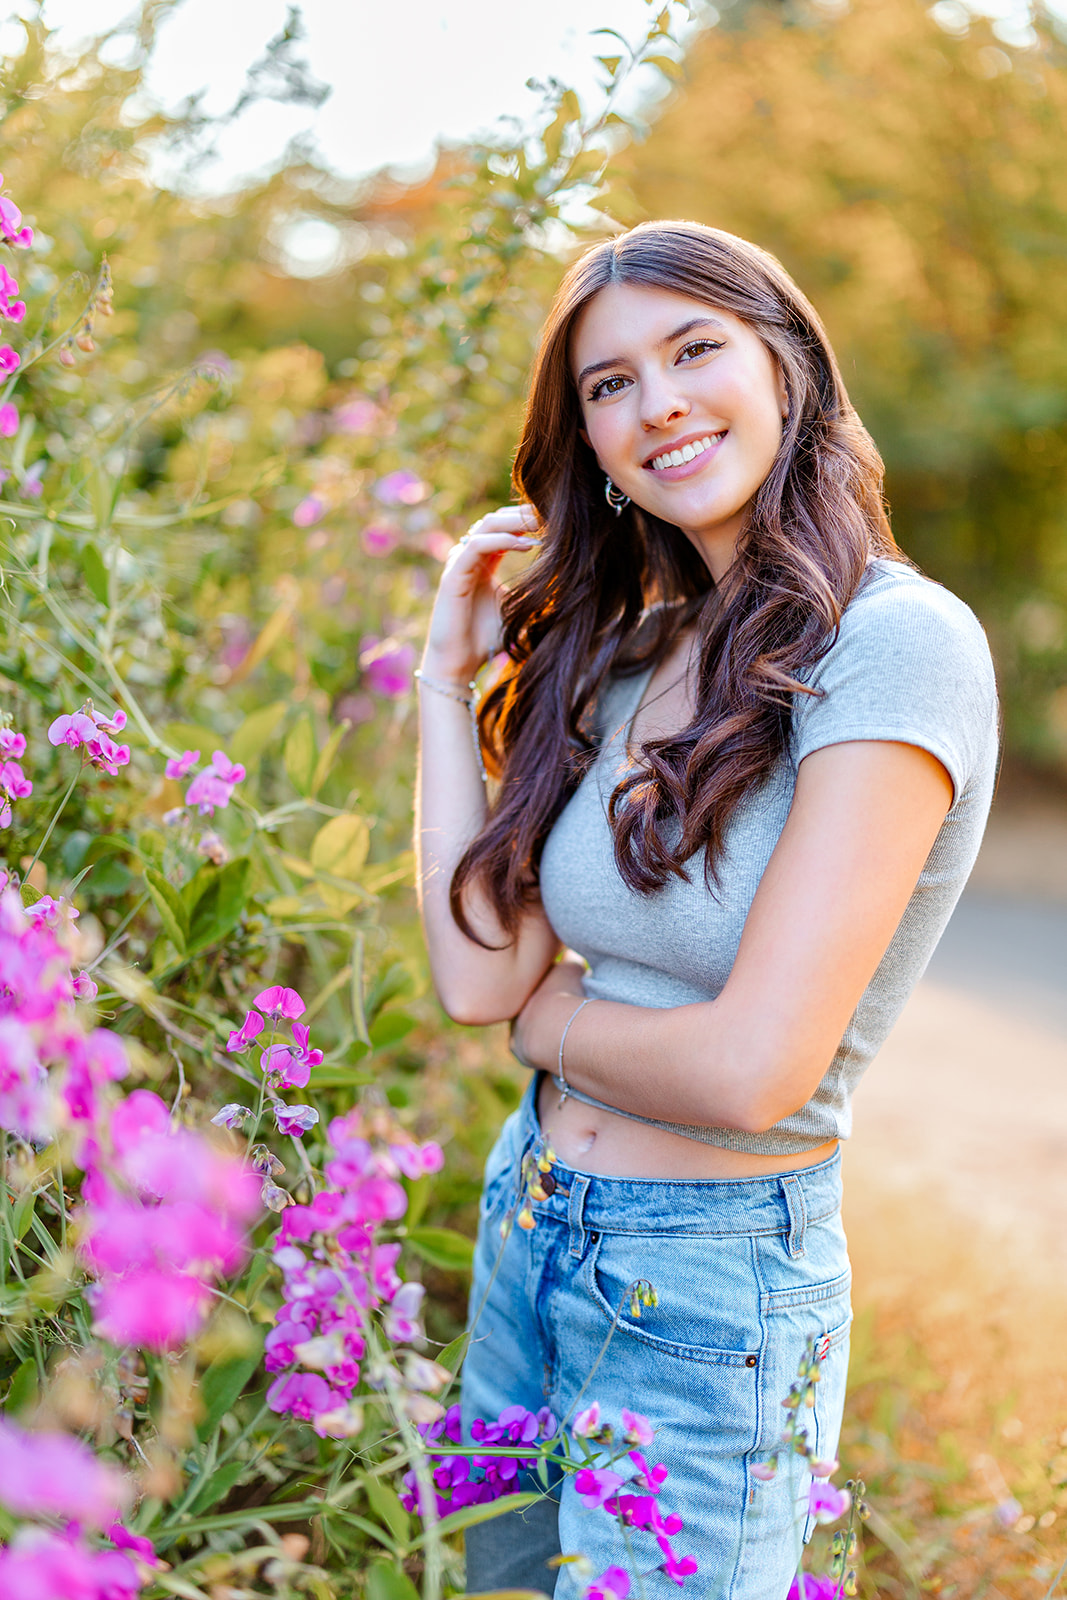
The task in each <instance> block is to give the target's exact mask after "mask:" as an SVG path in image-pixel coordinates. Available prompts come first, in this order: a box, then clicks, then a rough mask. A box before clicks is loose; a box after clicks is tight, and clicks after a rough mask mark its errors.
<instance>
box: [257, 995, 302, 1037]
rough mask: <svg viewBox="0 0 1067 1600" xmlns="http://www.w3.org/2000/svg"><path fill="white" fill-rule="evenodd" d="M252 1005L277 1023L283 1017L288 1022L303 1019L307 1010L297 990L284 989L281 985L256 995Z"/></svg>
mask: <svg viewBox="0 0 1067 1600" xmlns="http://www.w3.org/2000/svg"><path fill="white" fill-rule="evenodd" d="M252 1003H253V1005H256V1006H258V1007H259V1009H260V1011H263V1012H265V1013H266V1014H267V1016H268V1017H270V1018H272V1019H273V1020H274V1021H275V1022H278V1021H280V1020H281V1019H282V1018H283V1017H284V1018H285V1019H286V1021H289V1022H294V1021H295V1020H296V1018H297V1017H302V1016H303V1015H304V1012H305V1011H306V1010H307V1007H306V1006H305V1004H304V1002H303V1000H302V999H301V998H300V996H299V995H298V994H297V992H296V990H295V989H286V988H283V987H282V985H281V984H275V985H274V986H273V988H270V989H263V990H262V991H261V992H260V993H259V994H257V995H256V998H255V1000H254V1001H253V1002H252ZM257 1031H258V1030H257Z"/></svg>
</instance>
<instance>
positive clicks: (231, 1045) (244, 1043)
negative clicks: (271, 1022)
mask: <svg viewBox="0 0 1067 1600" xmlns="http://www.w3.org/2000/svg"><path fill="white" fill-rule="evenodd" d="M265 1027H266V1023H265V1022H264V1021H263V1018H262V1017H261V1016H260V1014H259V1012H258V1011H246V1012H245V1020H244V1021H243V1022H242V1024H241V1026H240V1027H239V1028H235V1029H234V1030H233V1032H232V1033H231V1034H230V1037H229V1039H228V1040H227V1041H226V1048H227V1050H231V1051H232V1050H247V1049H248V1047H249V1045H250V1044H251V1043H252V1040H253V1039H256V1038H258V1037H259V1035H260V1034H261V1033H262V1032H263V1029H264V1028H265Z"/></svg>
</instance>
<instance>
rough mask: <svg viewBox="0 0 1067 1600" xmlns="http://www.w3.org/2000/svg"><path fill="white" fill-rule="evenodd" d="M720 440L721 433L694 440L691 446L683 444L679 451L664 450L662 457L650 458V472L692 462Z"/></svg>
mask: <svg viewBox="0 0 1067 1600" xmlns="http://www.w3.org/2000/svg"><path fill="white" fill-rule="evenodd" d="M724 431H725V430H724ZM721 438H722V434H721V433H709V434H708V436H707V437H706V438H704V439H694V440H693V442H692V444H684V445H683V446H682V448H681V449H680V450H665V451H664V453H663V455H661V456H654V457H653V458H652V470H653V472H662V471H663V469H664V467H680V466H682V465H683V463H684V462H686V461H693V460H694V459H695V458H696V457H697V456H702V455H703V454H704V451H705V450H710V449H711V447H712V445H713V444H717V443H718V441H719V440H720V439H721Z"/></svg>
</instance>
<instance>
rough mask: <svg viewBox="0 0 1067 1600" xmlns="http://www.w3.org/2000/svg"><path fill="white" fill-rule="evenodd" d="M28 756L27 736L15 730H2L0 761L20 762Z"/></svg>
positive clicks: (0, 730) (0, 729) (0, 731)
mask: <svg viewBox="0 0 1067 1600" xmlns="http://www.w3.org/2000/svg"><path fill="white" fill-rule="evenodd" d="M25 754H26V735H25V734H24V733H16V732H15V730H14V728H0V760H3V761H18V760H19V758H20V757H21V756H24V755H25Z"/></svg>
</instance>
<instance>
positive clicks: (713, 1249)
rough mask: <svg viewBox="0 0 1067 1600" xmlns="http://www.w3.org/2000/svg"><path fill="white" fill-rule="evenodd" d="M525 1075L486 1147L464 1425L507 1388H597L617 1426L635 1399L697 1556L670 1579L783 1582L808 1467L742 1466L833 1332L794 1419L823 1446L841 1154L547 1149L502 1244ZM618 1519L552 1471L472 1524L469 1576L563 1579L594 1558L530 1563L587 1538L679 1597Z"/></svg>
mask: <svg viewBox="0 0 1067 1600" xmlns="http://www.w3.org/2000/svg"><path fill="white" fill-rule="evenodd" d="M536 1087H537V1079H536V1078H535V1079H534V1081H533V1082H532V1083H531V1085H530V1087H529V1089H528V1090H527V1093H526V1095H525V1097H524V1099H523V1101H522V1104H521V1105H520V1106H519V1108H518V1109H517V1110H516V1111H515V1112H513V1113H512V1115H511V1116H510V1117H509V1118H508V1120H507V1122H506V1123H505V1124H504V1127H503V1130H502V1131H501V1134H500V1137H499V1139H498V1140H497V1143H496V1145H495V1146H494V1148H493V1150H492V1153H491V1155H490V1157H489V1161H488V1163H487V1166H486V1172H485V1189H484V1192H483V1196H482V1205H481V1223H480V1227H479V1235H478V1245H477V1251H476V1255H475V1266H474V1282H473V1286H472V1291H471V1307H472V1317H473V1315H474V1312H475V1310H476V1308H477V1307H478V1306H479V1305H480V1304H481V1302H482V1300H483V1297H485V1295H486V1288H487V1285H488V1296H487V1298H486V1299H485V1304H484V1307H483V1308H482V1311H481V1315H480V1316H479V1317H478V1320H477V1325H476V1326H475V1328H474V1339H473V1342H472V1346H471V1349H470V1352H469V1354H468V1356H467V1360H466V1363H465V1365H464V1369H463V1389H462V1401H463V1422H464V1434H465V1436H469V1430H470V1425H471V1422H472V1421H473V1420H474V1419H475V1418H476V1417H490V1418H495V1417H496V1416H497V1414H498V1413H499V1412H500V1411H501V1410H502V1409H503V1408H504V1407H505V1406H507V1405H524V1406H526V1407H528V1408H529V1409H530V1410H537V1409H538V1408H539V1407H540V1406H543V1405H546V1404H547V1405H549V1406H550V1407H551V1408H552V1410H553V1411H554V1412H555V1414H556V1416H557V1417H558V1418H562V1417H564V1416H565V1415H566V1414H567V1413H568V1411H569V1410H570V1408H571V1406H572V1404H573V1402H574V1401H575V1399H576V1397H577V1396H578V1395H579V1393H580V1392H581V1394H582V1398H581V1405H582V1406H585V1405H587V1404H588V1403H589V1402H590V1400H593V1399H597V1400H599V1402H600V1406H601V1413H602V1416H603V1417H604V1419H605V1420H608V1421H611V1422H612V1423H614V1424H615V1426H616V1428H617V1427H618V1424H619V1420H620V1414H621V1411H622V1409H623V1407H627V1408H628V1409H630V1410H632V1411H638V1412H642V1413H644V1414H645V1415H647V1416H648V1418H649V1419H650V1421H651V1423H652V1426H653V1427H654V1428H655V1430H656V1436H655V1441H654V1443H653V1444H652V1445H651V1447H650V1448H649V1449H648V1450H647V1451H646V1454H647V1456H648V1458H649V1460H650V1461H662V1462H663V1463H665V1464H666V1466H667V1467H668V1469H669V1477H668V1479H667V1481H666V1483H665V1485H664V1487H663V1489H662V1490H661V1492H660V1496H659V1504H660V1507H661V1510H662V1511H663V1513H664V1514H667V1513H669V1512H678V1513H679V1514H680V1515H681V1516H682V1517H683V1518H684V1520H685V1529H684V1532H682V1533H680V1534H678V1535H677V1536H676V1537H675V1539H674V1541H673V1543H674V1547H675V1550H676V1552H677V1553H678V1554H679V1555H687V1554H691V1555H694V1556H696V1558H697V1560H698V1562H699V1564H700V1566H699V1573H698V1574H697V1575H696V1576H694V1577H691V1578H689V1579H687V1581H686V1585H685V1590H684V1592H685V1593H686V1594H688V1595H690V1596H693V1597H695V1596H700V1597H701V1600H785V1596H786V1592H787V1590H788V1588H789V1585H790V1582H791V1581H792V1577H793V1574H794V1572H795V1571H796V1568H797V1566H798V1564H799V1557H800V1554H801V1548H802V1542H803V1541H804V1540H805V1539H806V1538H807V1537H808V1536H809V1535H810V1532H811V1527H810V1525H809V1519H808V1518H807V1515H806V1504H807V1490H808V1485H809V1483H810V1479H809V1477H808V1474H807V1471H806V1468H805V1467H804V1463H803V1462H802V1460H801V1459H800V1458H799V1457H798V1456H796V1455H790V1454H788V1453H783V1455H782V1457H781V1461H780V1465H779V1470H778V1472H777V1474H776V1476H775V1477H774V1478H773V1479H772V1480H771V1481H770V1482H764V1481H763V1480H762V1479H760V1478H758V1477H755V1476H754V1475H753V1472H752V1468H753V1466H755V1465H757V1464H758V1463H760V1462H765V1461H766V1460H767V1458H768V1457H769V1456H770V1454H771V1453H772V1452H773V1451H774V1449H775V1447H776V1445H777V1444H778V1443H779V1440H780V1436H781V1430H782V1424H783V1421H784V1419H785V1412H784V1411H783V1409H782V1401H783V1399H784V1398H785V1396H786V1394H787V1393H788V1390H789V1387H790V1385H791V1384H792V1383H793V1381H794V1380H795V1378H796V1375H797V1368H798V1366H799V1364H800V1361H801V1358H802V1356H803V1355H804V1351H805V1348H806V1346H807V1344H808V1341H809V1340H810V1339H813V1338H814V1339H818V1340H820V1341H822V1344H823V1347H824V1348H825V1350H826V1352H827V1353H826V1357H825V1360H824V1362H823V1366H822V1378H821V1381H820V1382H819V1384H818V1388H817V1391H816V1396H817V1398H816V1404H815V1408H814V1410H813V1411H806V1412H805V1413H804V1416H803V1419H802V1421H804V1422H806V1425H807V1427H808V1429H809V1437H810V1438H811V1441H812V1444H813V1445H814V1447H815V1449H816V1451H817V1453H818V1454H819V1455H820V1456H821V1457H823V1458H826V1457H829V1456H832V1455H833V1454H834V1452H835V1450H836V1447H837V1439H838V1433H839V1429H840V1424H841V1412H842V1408H843V1405H844V1394H845V1378H846V1372H847V1367H848V1331H849V1323H850V1321H851V1310H850V1307H849V1282H850V1273H849V1264H848V1255H847V1252H846V1246H845V1236H844V1232H843V1230H842V1227H841V1212H840V1199H841V1185H840V1156H839V1155H834V1156H833V1157H832V1158H831V1159H830V1160H828V1161H823V1162H821V1163H820V1164H819V1165H818V1166H814V1167H808V1168H805V1169H803V1170H801V1171H799V1172H789V1173H782V1174H779V1175H775V1176H769V1177H759V1178H740V1179H723V1180H720V1179H710V1180H700V1181H693V1180H689V1179H677V1180H671V1179H654V1180H653V1179H648V1180H646V1179H632V1178H604V1177H598V1176H596V1175H594V1174H590V1173H583V1172H577V1171H573V1170H571V1169H570V1168H568V1167H564V1166H561V1165H560V1164H559V1163H557V1164H556V1165H555V1166H554V1167H553V1169H552V1171H553V1176H554V1178H555V1179H556V1188H555V1191H554V1193H553V1194H552V1195H550V1196H549V1198H548V1199H547V1200H544V1201H541V1202H536V1203H535V1204H534V1207H533V1210H534V1214H535V1217H536V1225H535V1227H534V1228H533V1230H532V1231H529V1232H526V1231H524V1230H522V1229H519V1228H513V1229H512V1231H511V1233H510V1234H509V1236H508V1238H507V1240H506V1242H505V1243H504V1244H503V1245H501V1239H500V1224H501V1222H502V1221H503V1220H504V1218H505V1217H506V1216H507V1213H508V1210H509V1207H510V1206H511V1205H512V1202H513V1201H514V1199H515V1196H516V1193H517V1186H518V1182H519V1170H520V1165H521V1161H522V1157H523V1154H524V1153H525V1152H526V1151H527V1150H528V1149H530V1148H531V1147H532V1146H533V1145H534V1144H536V1142H537V1140H538V1138H539V1135H540V1127H539V1124H538V1119H537V1110H536V1099H535V1092H536ZM498 1256H499V1258H500V1263H499V1268H498V1270H497V1272H496V1276H495V1277H492V1274H493V1268H494V1265H495V1264H496V1262H497V1258H498ZM491 1278H492V1282H491V1283H490V1279H491ZM637 1279H646V1280H648V1281H650V1282H651V1283H652V1284H653V1285H654V1287H655V1289H656V1293H657V1297H658V1304H657V1305H656V1306H653V1307H642V1308H641V1312H640V1316H639V1317H637V1316H634V1315H633V1314H632V1312H631V1308H630V1303H629V1296H628V1293H627V1291H628V1288H629V1286H630V1285H631V1284H632V1283H633V1282H634V1281H635V1280H637ZM620 1305H621V1306H622V1311H621V1314H618V1316H617V1313H618V1312H619V1307H620ZM616 1317H617V1320H616ZM613 1322H614V1323H615V1327H614V1332H612V1333H611V1338H610V1340H609V1341H608V1346H607V1350H606V1353H604V1354H603V1358H602V1359H601V1360H600V1364H599V1366H598V1367H597V1370H596V1373H595V1375H594V1377H593V1379H592V1381H591V1382H590V1383H588V1385H587V1382H586V1381H587V1379H588V1378H589V1374H590V1372H591V1370H592V1368H593V1366H594V1363H595V1362H596V1361H597V1358H598V1356H600V1354H601V1351H602V1348H603V1346H604V1342H605V1339H606V1338H607V1336H608V1334H609V1332H610V1331H611V1329H612V1325H613ZM583 1386H584V1387H583ZM627 1537H628V1539H629V1541H630V1550H629V1552H628V1551H627V1548H626V1544H625V1542H624V1539H623V1536H622V1534H621V1532H620V1530H619V1527H618V1524H617V1522H616V1520H615V1519H614V1518H613V1517H611V1516H610V1515H609V1514H608V1513H607V1512H606V1511H604V1510H603V1509H594V1510H589V1509H587V1508H586V1507H585V1506H584V1505H583V1503H582V1502H581V1501H580V1500H579V1499H578V1497H577V1495H576V1494H575V1491H574V1482H573V1478H571V1477H565V1478H564V1479H563V1480H562V1481H560V1482H556V1483H554V1484H553V1485H552V1493H551V1495H549V1496H546V1498H545V1499H544V1500H543V1501H542V1502H540V1503H539V1504H538V1505H536V1506H534V1507H533V1508H532V1510H531V1511H530V1512H527V1513H521V1512H511V1513H508V1514H506V1515H505V1516H503V1517H500V1518H498V1519H497V1520H495V1521H492V1522H488V1523H484V1524H482V1525H480V1526H478V1527H475V1528H471V1529H469V1530H468V1533H467V1589H468V1591H469V1592H470V1593H472V1594H478V1593H485V1592H486V1591H489V1590H493V1589H502V1588H506V1587H523V1588H530V1589H540V1590H544V1591H546V1592H547V1593H549V1594H553V1593H554V1595H555V1600H577V1597H578V1596H579V1595H580V1594H581V1592H582V1590H583V1588H584V1584H585V1582H587V1581H588V1579H585V1580H583V1579H582V1578H581V1575H580V1571H579V1569H578V1568H577V1567H576V1566H575V1565H573V1564H566V1565H563V1566H561V1567H559V1568H555V1567H549V1566H547V1565H546V1561H547V1560H548V1559H549V1558H550V1557H552V1556H554V1555H558V1554H559V1553H560V1552H561V1551H562V1552H563V1553H565V1554H568V1555H570V1554H575V1553H581V1554H583V1555H585V1556H588V1557H589V1559H590V1560H591V1562H592V1564H593V1568H594V1569H595V1573H596V1574H599V1573H601V1572H602V1571H604V1569H605V1568H607V1567H609V1566H612V1565H616V1566H621V1567H623V1568H626V1569H627V1570H636V1571H639V1572H641V1573H644V1574H648V1575H647V1576H645V1578H644V1584H643V1588H644V1595H645V1597H646V1600H666V1597H667V1596H668V1595H671V1596H676V1595H677V1594H678V1590H677V1588H676V1586H675V1584H674V1583H673V1582H672V1581H671V1580H670V1579H668V1578H667V1577H666V1576H665V1575H664V1574H663V1573H662V1572H660V1571H658V1570H655V1569H657V1568H658V1564H659V1562H660V1561H662V1559H663V1557H662V1554H661V1552H660V1550H659V1548H658V1546H657V1545H656V1543H655V1540H654V1539H653V1537H652V1536H651V1535H650V1534H649V1533H646V1532H641V1531H630V1532H629V1533H628V1535H627ZM638 1592H640V1591H639V1590H637V1589H636V1588H632V1589H631V1593H632V1594H633V1593H638Z"/></svg>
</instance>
